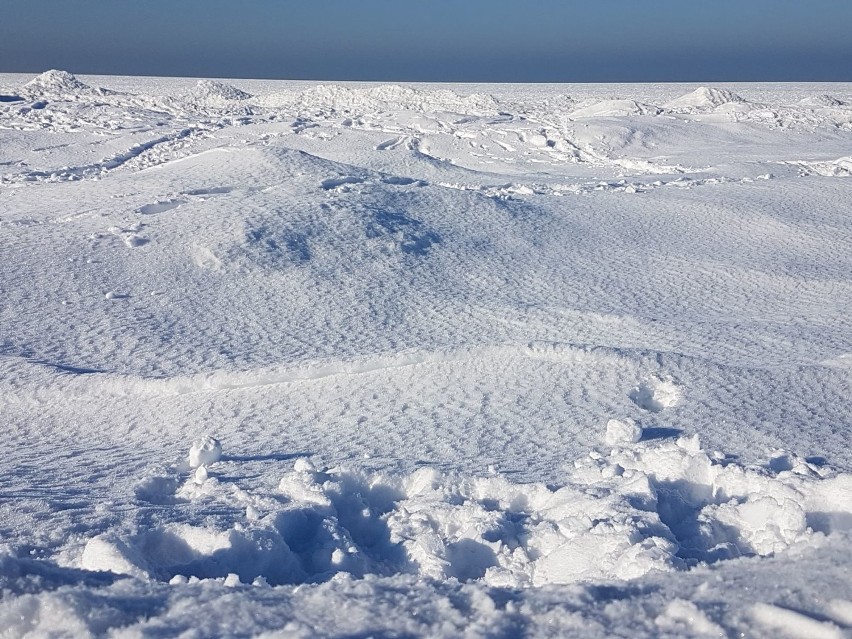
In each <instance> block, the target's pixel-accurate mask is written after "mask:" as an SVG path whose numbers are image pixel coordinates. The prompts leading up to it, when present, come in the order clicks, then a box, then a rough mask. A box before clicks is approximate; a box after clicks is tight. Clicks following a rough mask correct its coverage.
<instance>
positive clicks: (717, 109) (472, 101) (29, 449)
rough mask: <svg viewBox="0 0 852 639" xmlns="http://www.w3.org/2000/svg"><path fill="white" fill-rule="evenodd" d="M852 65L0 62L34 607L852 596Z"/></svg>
mask: <svg viewBox="0 0 852 639" xmlns="http://www.w3.org/2000/svg"><path fill="white" fill-rule="evenodd" d="M99 86H106V87H109V89H99V88H92V87H99ZM851 102H852V86H850V85H846V84H833V85H796V86H792V85H724V86H716V87H702V88H696V87H695V86H687V85H665V86H654V85H609V86H593V85H575V86H570V85H565V86H549V87H546V86H536V85H523V86H521V85H518V86H498V85H491V86H486V85H477V86H464V85H453V86H443V85H404V86H403V85H368V84H354V83H349V84H340V85H337V84H335V85H329V84H326V85H316V84H314V83H290V82H286V83H282V82H262V81H248V80H245V81H244V80H236V81H233V82H231V81H207V80H203V81H197V80H192V79H166V78H153V79H151V78H149V79H140V78H136V79H134V78H82V79H77V78H75V77H74V76H73V75H71V74H69V73H66V72H59V71H50V72H47V73H45V74H42V75H40V76H38V77H36V78H35V79H33V78H32V77H31V76H11V75H5V76H0V257H2V258H3V259H2V260H0V282H2V284H0V288H2V303H0V327H2V329H0V354H1V355H2V357H0V415H2V423H3V430H2V435H0V437H2V443H3V449H4V451H5V455H4V457H3V459H2V461H0V539H2V544H3V546H2V547H0V591H2V593H3V594H2V597H0V634H4V633H5V635H8V636H14V637H17V636H51V635H52V636H181V635H184V636H293V637H317V636H319V637H339V636H429V637H457V636H472V637H473V636H483V637H486V636H487V637H491V636H512V637H514V636H558V637H610V636H632V637H660V636H670V637H675V636H677V637H692V636H694V637H699V636H756V637H763V636H766V637H773V636H778V635H779V634H782V633H783V634H785V635H787V636H791V637H802V638H805V637H842V636H847V635H848V634H849V631H850V628H852V584H850V581H849V578H848V574H849V570H850V561H851V560H850V557H852V555H850V553H849V548H850V540H852V452H850V448H849V435H850V423H852V422H850V415H852V405H850V372H851V371H852V367H850V361H852V355H850V354H852V324H850V314H849V308H850V303H849V301H850V300H852V284H850V279H849V274H850V273H852V257H851V256H852V250H850V248H852V225H850V218H849V202H850V190H849V189H850V186H852V182H850V181H849V180H848V179H847V178H848V177H849V175H852V163H850V158H849V148H850V141H852V140H850V138H852V109H850V107H849V104H850V103H851ZM655 105H660V106H655ZM204 433H211V434H214V435H215V436H214V435H209V436H208V435H204V436H201V437H199V435H201V434H204Z"/></svg>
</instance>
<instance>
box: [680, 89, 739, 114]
mask: <svg viewBox="0 0 852 639" xmlns="http://www.w3.org/2000/svg"><path fill="white" fill-rule="evenodd" d="M734 102H736V103H742V102H745V99H744V98H742V97H741V96H739V95H737V94H736V93H734V92H733V91H728V90H726V89H716V88H711V87H699V88H697V89H695V91H692V92H691V93H687V94H686V95H682V96H681V97H679V98H675V99H674V100H672V101H670V102H667V103H666V105H665V106H666V107H667V108H669V109H676V110H677V109H712V108H715V107H718V106H722V105H723V104H729V103H734Z"/></svg>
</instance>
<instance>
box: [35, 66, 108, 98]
mask: <svg viewBox="0 0 852 639" xmlns="http://www.w3.org/2000/svg"><path fill="white" fill-rule="evenodd" d="M23 88H24V90H26V91H27V92H29V93H36V94H58V95H65V96H70V95H74V94H78V93H91V92H93V91H95V89H93V88H92V87H90V86H89V85H88V84H85V83H83V82H81V81H80V80H78V79H77V77H76V76H75V75H74V74H72V73H69V72H68V71H62V70H58V69H51V70H50V71H45V72H44V73H42V74H40V75H38V76H36V77H35V78H33V79H32V80H30V81H29V82H27V83H26V84H25V85H24V86H23Z"/></svg>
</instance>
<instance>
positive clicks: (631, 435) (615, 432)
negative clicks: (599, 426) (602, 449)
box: [604, 418, 642, 446]
mask: <svg viewBox="0 0 852 639" xmlns="http://www.w3.org/2000/svg"><path fill="white" fill-rule="evenodd" d="M641 438H642V428H641V427H640V426H639V425H638V424H637V423H636V421H635V420H633V419H629V418H628V419H611V420H609V421H608V422H607V423H606V434H605V435H604V441H605V442H606V443H607V444H609V445H610V446H617V445H619V444H633V443H636V442H638V441H639V440H640V439H641Z"/></svg>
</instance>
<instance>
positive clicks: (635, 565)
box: [80, 420, 852, 587]
mask: <svg viewBox="0 0 852 639" xmlns="http://www.w3.org/2000/svg"><path fill="white" fill-rule="evenodd" d="M641 434H642V431H641V428H638V427H637V426H636V425H635V424H634V423H632V422H631V423H628V422H621V421H617V420H611V421H610V423H609V424H608V426H607V434H606V440H607V442H608V443H610V445H614V446H615V448H612V449H610V450H608V451H606V452H604V451H593V452H592V453H590V455H589V456H588V457H587V458H585V459H581V460H579V461H577V462H575V463H574V464H573V465H572V466H571V467H570V468H569V469H568V471H567V473H566V482H565V484H564V486H562V487H559V488H554V487H549V486H546V485H544V484H513V483H511V482H510V481H509V480H507V479H506V478H505V477H502V476H499V475H492V476H488V477H470V476H463V475H458V474H444V473H441V472H440V471H438V470H437V469H435V468H422V469H420V470H417V471H415V472H413V473H411V474H408V475H373V474H365V473H362V472H357V471H353V470H346V469H330V470H322V471H321V470H318V469H316V468H315V467H314V465H313V464H312V463H311V462H310V461H308V460H307V459H298V460H297V461H296V463H295V466H294V469H293V470H292V471H291V472H288V473H286V474H285V475H284V476H283V477H282V478H281V480H280V482H279V485H278V488H277V490H270V491H248V490H243V489H235V487H234V486H232V485H231V484H229V483H227V482H220V481H219V480H218V479H217V478H216V477H215V472H214V471H215V459H218V454H217V455H216V456H213V457H210V460H209V464H208V465H207V466H205V467H201V468H202V469H203V470H204V472H203V473H198V472H196V473H195V474H193V475H191V476H190V477H189V478H188V479H186V480H185V483H183V485H181V483H180V481H177V480H176V478H168V477H149V478H147V479H146V480H144V481H143V482H142V483H141V484H140V485H139V487H138V488H137V495H138V496H139V498H140V499H141V500H143V501H151V502H154V503H159V504H161V505H167V504H169V503H172V504H174V503H180V502H187V501H192V500H196V499H204V500H205V503H206V504H207V507H208V508H209V507H210V504H211V503H216V502H219V503H220V505H221V506H222V507H225V508H235V509H242V510H243V511H244V512H245V517H244V518H243V519H242V521H239V522H237V523H236V524H235V525H234V527H233V528H231V529H228V530H222V529H213V528H205V527H198V526H191V525H188V524H187V523H185V522H184V521H181V520H180V518H179V517H178V518H176V520H175V521H174V522H173V523H171V524H166V525H164V526H162V527H159V528H154V529H149V528H145V529H141V530H138V531H136V532H132V533H116V532H106V533H104V534H102V535H99V536H97V537H95V538H93V539H91V540H90V541H89V542H88V544H87V545H86V547H85V550H84V552H83V554H82V558H81V560H80V567H82V568H84V569H88V570H103V571H112V572H115V573H120V574H129V575H134V576H136V577H139V578H143V579H155V580H162V581H177V582H185V581H186V580H189V579H207V578H224V577H228V578H229V579H232V580H237V581H239V582H242V583H251V582H253V581H256V580H258V579H261V580H263V581H264V583H266V582H268V583H270V584H284V583H303V582H318V581H325V580H327V579H330V578H331V577H332V576H334V575H335V574H337V573H349V574H351V575H354V576H364V575H367V574H380V575H393V574H416V575H420V576H424V577H429V578H434V579H439V580H442V579H447V578H456V579H458V580H460V581H470V580H480V581H481V582H483V583H485V584H488V585H492V586H504V587H527V586H541V585H546V584H566V583H575V582H586V581H597V580H607V579H633V578H637V577H641V576H643V575H645V574H647V573H649V572H651V571H672V570H683V569H688V568H689V567H691V566H694V565H697V564H699V563H713V562H716V561H722V560H727V559H732V558H735V557H741V556H769V555H773V554H776V553H779V552H783V551H785V550H787V549H788V548H790V547H792V546H795V545H798V544H808V543H811V542H813V541H814V540H816V539H818V538H819V537H821V536H823V535H826V534H831V533H832V532H836V531H841V530H847V529H849V528H850V527H852V475H843V474H840V475H832V474H831V473H830V472H829V471H826V470H825V469H823V468H821V467H819V466H817V465H814V464H812V463H809V462H808V461H806V460H804V459H802V458H799V457H797V456H795V455H791V454H784V453H778V455H776V457H774V458H773V459H772V460H771V461H770V462H769V464H768V465H767V466H766V467H759V468H758V467H752V468H749V467H744V466H741V465H738V464H736V463H735V462H734V461H733V460H732V459H731V458H728V457H727V456H725V455H723V454H721V453H713V452H708V451H705V450H703V449H702V448H701V446H700V445H699V441H698V437H697V436H693V437H681V438H679V439H677V440H676V441H671V440H669V441H664V442H662V443H660V442H655V441H651V442H642V441H641ZM217 443H218V442H217ZM197 448H199V446H197V445H195V446H194V447H193V450H194V451H195V450H196V449H197ZM217 453H218V450H217ZM214 458H215V459H214ZM230 575H233V577H231V576H230Z"/></svg>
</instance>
